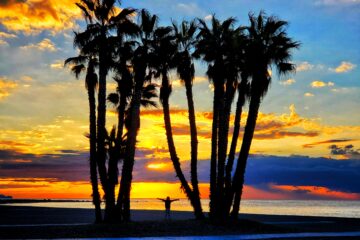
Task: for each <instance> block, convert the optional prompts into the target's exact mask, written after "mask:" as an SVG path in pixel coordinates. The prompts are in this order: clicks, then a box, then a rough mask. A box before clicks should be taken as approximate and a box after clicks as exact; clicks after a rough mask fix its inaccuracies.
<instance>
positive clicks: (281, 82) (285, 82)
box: [280, 78, 296, 86]
mask: <svg viewBox="0 0 360 240" xmlns="http://www.w3.org/2000/svg"><path fill="white" fill-rule="evenodd" d="M294 83H296V80H295V79H293V78H290V79H288V80H285V81H280V84H281V85H285V86H289V85H292V84H294Z"/></svg>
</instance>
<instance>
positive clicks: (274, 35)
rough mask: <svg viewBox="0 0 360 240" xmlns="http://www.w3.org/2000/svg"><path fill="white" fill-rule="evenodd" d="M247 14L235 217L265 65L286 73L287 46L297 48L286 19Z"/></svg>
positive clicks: (267, 77) (290, 66)
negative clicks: (246, 93) (246, 83)
mask: <svg viewBox="0 0 360 240" xmlns="http://www.w3.org/2000/svg"><path fill="white" fill-rule="evenodd" d="M249 18H250V26H249V27H248V28H247V31H248V38H249V43H248V46H247V49H246V60H247V61H248V66H249V68H248V73H249V75H250V76H251V78H252V81H251V88H250V94H251V99H250V106H249V113H248V118H247V121H246V126H245V132H244V136H243V142H242V145H241V150H240V154H239V159H238V162H237V166H236V171H235V175H234V178H233V184H232V186H233V191H234V192H235V198H234V205H233V210H232V217H234V218H236V217H237V215H238V212H239V206H240V200H241V195H242V189H243V184H244V175H245V169H246V162H247V158H248V156H249V151H250V146H251V142H252V138H253V136H254V131H255V126H256V120H257V117H258V112H259V107H260V103H261V100H262V98H263V97H264V96H265V94H266V93H267V90H268V88H269V85H270V81H271V75H270V74H269V72H268V69H269V68H270V67H271V66H273V67H275V68H276V69H277V71H278V73H279V74H287V73H289V72H291V71H293V70H294V69H295V68H294V65H293V64H292V63H291V62H290V60H291V50H293V49H295V48H298V47H299V45H300V44H299V43H298V42H294V41H292V39H291V38H289V37H288V36H287V34H286V31H285V27H286V25H287V22H285V21H281V20H279V19H277V18H276V17H274V16H270V17H267V16H266V15H265V14H264V13H263V12H260V13H259V15H258V16H254V15H253V14H250V15H249Z"/></svg>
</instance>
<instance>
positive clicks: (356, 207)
mask: <svg viewBox="0 0 360 240" xmlns="http://www.w3.org/2000/svg"><path fill="white" fill-rule="evenodd" d="M10 205H13V206H33V207H55V208H93V206H92V203H91V202H90V201H85V202H84V201H82V202H37V203H11V204H10ZM202 206H203V209H204V211H208V206H209V200H208V199H203V200H202ZM131 209H138V210H164V203H163V202H161V201H159V200H157V199H132V200H131ZM171 209H172V210H177V211H192V208H191V205H190V203H189V202H188V200H186V199H180V200H179V201H176V202H173V203H172V206H171ZM240 211H241V212H242V213H251V214H270V215H297V216H323V217H346V218H360V201H330V200H329V201H328V200H244V201H242V203H241V209H240Z"/></svg>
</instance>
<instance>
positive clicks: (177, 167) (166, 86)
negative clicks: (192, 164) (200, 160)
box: [160, 73, 204, 219]
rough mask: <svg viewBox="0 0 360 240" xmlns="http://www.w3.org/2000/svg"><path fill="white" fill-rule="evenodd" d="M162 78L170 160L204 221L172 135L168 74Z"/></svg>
mask: <svg viewBox="0 0 360 240" xmlns="http://www.w3.org/2000/svg"><path fill="white" fill-rule="evenodd" d="M162 76H163V80H162V81H163V83H162V86H161V89H160V96H161V103H162V106H163V113H164V123H165V131H166V138H167V142H168V148H169V153H170V158H171V161H172V162H173V166H174V169H175V172H176V175H177V177H178V178H179V180H180V183H181V188H182V189H183V190H184V192H185V194H186V196H187V198H188V199H189V200H190V203H191V205H192V206H193V208H194V214H195V217H196V219H202V218H203V217H204V216H203V214H202V210H201V204H200V206H199V203H196V202H195V201H194V193H193V191H192V189H191V188H190V186H189V184H188V182H187V181H186V179H185V176H184V174H183V172H182V170H181V166H180V159H179V157H178V156H177V153H176V148H175V143H174V139H173V135H172V127H171V119H170V107H169V96H170V86H169V84H168V83H169V81H168V78H167V75H166V73H163V74H162Z"/></svg>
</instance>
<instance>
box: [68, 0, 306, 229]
mask: <svg viewBox="0 0 360 240" xmlns="http://www.w3.org/2000/svg"><path fill="white" fill-rule="evenodd" d="M76 4H77V6H78V7H79V8H80V9H81V10H82V12H83V14H84V17H85V20H86V29H85V30H84V31H82V32H76V33H75V37H74V46H76V47H77V48H78V49H79V55H78V56H76V57H72V58H68V59H67V60H66V61H65V65H69V66H71V69H72V71H73V72H74V74H75V76H76V77H77V78H78V77H79V76H80V74H81V72H83V71H84V72H86V77H85V83H86V88H87V92H88V98H89V109H90V116H89V122H90V124H89V131H90V133H89V135H88V137H89V141H90V178H91V179H90V180H91V184H92V197H93V203H94V205H95V213H96V221H97V222H101V221H103V220H104V221H106V222H118V221H129V220H130V190H131V183H132V171H133V166H134V162H135V161H134V159H135V150H136V143H137V133H138V130H139V128H140V117H141V116H140V108H141V107H148V106H154V107H157V104H156V101H155V100H154V98H155V97H157V87H158V86H160V94H159V99H160V103H161V106H162V109H163V116H164V124H165V130H166V138H167V142H168V149H169V153H170V158H171V161H172V163H173V167H174V170H175V172H176V175H177V177H178V178H179V181H180V183H181V188H182V189H183V191H184V192H185V194H186V196H187V198H188V199H189V201H190V203H191V205H192V206H193V209H194V214H195V217H196V219H203V218H204V213H203V210H202V206H201V202H200V192H199V186H198V177H197V161H198V156H197V153H198V139H197V128H196V118H195V107H194V101H193V91H192V86H193V81H194V76H195V67H194V59H201V60H202V61H204V62H206V63H207V64H208V69H207V76H208V78H209V80H210V81H211V83H212V84H213V87H214V99H213V122H212V138H211V140H212V144H211V162H210V214H209V216H210V218H211V219H212V220H214V221H217V222H223V221H224V220H226V219H228V218H229V217H230V216H231V217H233V218H237V215H238V213H239V206H240V200H241V196H242V189H243V184H244V174H245V169H246V162H247V158H248V155H249V151H250V146H251V142H252V138H253V135H254V130H255V125H256V120H257V116H258V111H259V107H260V103H261V100H262V98H263V97H264V95H265V94H266V92H267V90H268V87H269V84H270V81H271V74H269V69H270V68H271V67H275V68H276V70H278V72H279V74H286V73H289V72H291V71H293V70H294V65H293V64H292V63H291V62H290V60H291V50H292V49H294V48H298V47H299V43H297V42H294V41H293V40H292V39H291V38H289V37H288V36H287V34H286V29H285V28H286V25H287V23H286V22H284V21H281V20H279V19H277V18H276V17H273V16H266V15H265V14H264V13H263V12H260V13H259V15H257V16H255V15H253V14H249V19H250V25H249V26H246V27H244V26H240V27H236V26H235V23H236V21H235V19H233V18H229V19H227V20H225V21H220V20H218V19H217V18H216V17H215V16H213V17H212V20H211V21H210V22H209V23H208V22H205V21H204V20H201V19H196V20H193V21H190V22H188V21H183V22H182V23H181V24H177V23H175V22H174V23H173V24H172V25H171V26H158V17H157V16H156V15H152V14H150V13H149V12H148V11H146V10H140V11H137V10H135V9H131V8H123V9H121V10H120V9H119V8H117V7H116V6H115V0H81V1H80V2H78V3H76ZM136 18H137V19H138V21H136V20H135V19H136ZM170 71H176V72H177V74H178V76H179V78H180V80H181V82H182V83H183V85H184V86H185V89H186V97H187V104H188V113H189V114H188V115H189V125H190V136H191V160H190V166H191V168H190V169H191V173H190V176H191V179H190V181H188V180H187V179H186V177H185V175H184V173H183V171H182V168H181V165H180V159H179V157H178V155H177V151H176V146H175V143H174V139H173V134H172V125H171V114H170V105H169V98H170V95H171V91H172V85H171V81H170V79H169V72H170ZM110 74H111V75H112V78H113V80H114V81H115V82H116V83H117V91H116V92H115V93H111V94H109V95H107V94H106V83H107V79H108V75H110ZM157 79H159V80H160V82H161V84H155V83H154V82H155V81H157ZM96 91H97V93H98V95H97V101H96V96H95V94H96ZM235 96H237V103H236V112H235V119H234V123H233V125H234V130H233V132H232V140H231V144H230V148H229V153H227V151H228V137H229V129H230V124H231V123H230V114H231V108H232V103H233V101H234V98H235ZM107 101H109V102H111V103H112V104H113V105H114V106H115V107H116V110H117V117H118V124H117V126H115V127H113V128H112V129H111V130H110V131H109V132H108V131H107V129H106V102H107ZM247 101H249V112H248V117H247V121H246V126H245V130H244V134H243V140H242V144H241V148H240V152H239V156H238V159H237V161H236V166H235V169H234V170H233V168H234V165H235V154H236V152H237V141H238V138H239V134H240V121H241V116H242V108H243V106H244V105H245V103H246V102H247ZM96 105H97V109H96ZM120 163H122V170H121V174H120V171H119V170H118V166H119V164H120ZM119 175H120V176H119ZM98 176H99V179H100V185H101V187H102V190H103V192H104V200H105V214H104V217H103V216H102V213H101V206H100V203H101V197H100V193H99V187H98V185H99V183H98ZM119 179H121V180H120V184H119ZM117 185H119V191H118V196H117V198H116V196H115V188H116V187H117Z"/></svg>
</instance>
